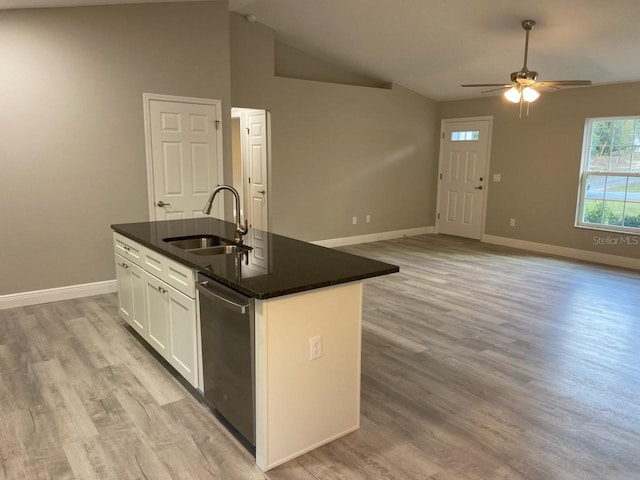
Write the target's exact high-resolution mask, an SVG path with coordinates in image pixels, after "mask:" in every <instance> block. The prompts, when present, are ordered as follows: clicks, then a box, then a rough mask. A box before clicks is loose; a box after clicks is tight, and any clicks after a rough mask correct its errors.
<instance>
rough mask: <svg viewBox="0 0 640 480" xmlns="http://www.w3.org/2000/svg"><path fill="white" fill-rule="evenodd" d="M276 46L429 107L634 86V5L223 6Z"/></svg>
mask: <svg viewBox="0 0 640 480" xmlns="http://www.w3.org/2000/svg"><path fill="white" fill-rule="evenodd" d="M109 3H152V2H144V1H140V0H137V1H136V0H120V1H118V0H0V8H24V7H26V6H33V7H43V6H56V5H66V6H70V5H89V4H109ZM229 9H230V10H231V11H235V12H238V13H240V14H242V15H248V14H252V15H255V16H256V18H257V21H258V22H260V23H263V24H265V25H267V26H269V27H271V28H272V29H274V30H275V31H276V36H277V38H278V39H279V40H280V41H282V42H283V43H287V44H290V45H292V46H295V47H296V48H298V49H299V50H302V51H305V52H307V53H309V54H312V55H314V56H316V57H318V58H320V59H322V60H324V61H328V62H331V63H333V64H335V65H337V66H339V67H342V68H346V69H348V70H351V71H353V72H356V73H360V74H364V75H367V76H369V77H372V78H375V79H379V80H381V81H385V82H393V83H397V84H399V85H402V86H404V87H407V88H410V89H412V90H414V91H416V92H419V93H422V94H424V95H425V96H427V97H430V98H432V99H435V100H451V99H461V98H470V97H476V96H480V95H482V94H481V93H480V92H481V90H483V89H482V88H467V89H464V88H462V87H460V84H461V83H500V82H505V83H506V82H508V81H509V74H510V73H511V72H514V71H517V70H519V69H520V68H521V67H522V63H523V53H524V31H523V30H522V28H521V26H520V23H521V22H522V20H525V19H533V20H536V22H537V24H536V27H535V28H534V30H532V32H531V38H530V45H529V61H528V66H529V68H530V69H531V70H536V71H538V72H539V73H540V78H541V79H543V80H545V79H546V80H565V79H567V80H574V79H578V80H581V79H588V80H592V81H593V83H594V85H598V84H609V83H623V82H633V81H640V62H638V61H637V52H638V51H639V50H640V29H639V28H638V18H640V1H638V0H615V1H612V0H536V1H535V2H513V1H506V0H482V1H473V2H472V1H469V0H230V1H229Z"/></svg>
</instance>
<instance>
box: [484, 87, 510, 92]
mask: <svg viewBox="0 0 640 480" xmlns="http://www.w3.org/2000/svg"><path fill="white" fill-rule="evenodd" d="M510 87H511V85H503V86H502V87H500V88H492V89H491V90H483V91H481V92H480V93H489V92H497V91H498V90H504V89H505V88H510Z"/></svg>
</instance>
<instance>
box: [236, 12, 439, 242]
mask: <svg viewBox="0 0 640 480" xmlns="http://www.w3.org/2000/svg"><path fill="white" fill-rule="evenodd" d="M230 30H231V79H232V82H231V83H232V85H231V98H232V102H233V105H234V106H235V107H248V108H264V109H268V110H270V111H271V119H272V140H273V142H272V154H273V155H272V164H271V165H272V186H271V196H270V202H271V203H270V213H271V229H272V230H273V231H275V232H276V233H281V234H284V235H289V236H292V237H295V238H299V239H303V240H321V239H328V238H340V237H348V236H353V235H363V234H368V233H376V232H385V231H392V230H403V229H410V228H418V227H425V226H430V225H433V224H434V221H435V220H434V218H435V217H434V212H435V198H436V197H435V187H436V172H437V163H438V157H437V146H438V139H437V133H438V131H439V118H438V112H437V103H436V102H434V101H431V100H429V99H427V98H425V97H423V96H421V95H418V94H417V93H414V92H412V91H409V90H407V89H404V88H402V87H398V86H394V87H393V88H391V89H384V88H369V87H360V86H353V85H340V84H334V83H324V82H316V81H308V80H300V79H293V78H282V77H276V76H275V75H274V64H275V52H274V33H273V31H272V30H271V29H269V28H267V27H265V26H263V25H261V24H259V23H249V22H247V21H246V20H245V19H244V18H243V17H241V16H240V15H236V14H231V15H230ZM287 53H290V52H287ZM292 59H293V60H295V61H296V62H297V65H296V66H295V67H294V66H290V67H287V66H286V65H284V64H283V63H282V62H283V61H287V60H289V61H291V60H292ZM279 65H280V72H286V71H295V72H296V75H300V76H302V75H304V74H303V72H302V71H301V70H302V69H306V70H307V72H309V74H310V75H311V74H313V72H317V71H318V70H316V69H314V68H313V59H312V58H306V59H305V61H304V62H302V61H301V60H300V53H299V52H298V53H297V54H296V55H294V56H291V55H288V54H287V56H286V57H283V58H280V59H279ZM321 69H322V72H323V76H324V75H326V74H327V65H326V64H321ZM333 73H335V75H333V77H334V78H335V79H336V81H339V80H340V78H339V75H340V71H339V69H336V71H335V72H333ZM352 79H353V77H349V76H345V80H346V81H349V80H352ZM367 214H369V215H371V223H370V224H366V223H364V217H365V215H367ZM353 216H357V217H358V225H352V221H351V219H352V217H353Z"/></svg>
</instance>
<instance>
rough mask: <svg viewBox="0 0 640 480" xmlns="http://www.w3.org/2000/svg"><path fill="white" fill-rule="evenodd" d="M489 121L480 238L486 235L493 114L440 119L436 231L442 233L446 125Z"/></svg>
mask: <svg viewBox="0 0 640 480" xmlns="http://www.w3.org/2000/svg"><path fill="white" fill-rule="evenodd" d="M480 121H487V122H488V124H489V129H488V132H487V134H488V135H489V141H488V143H487V161H486V162H485V167H484V168H485V170H484V175H483V177H484V178H485V179H486V181H485V183H484V188H485V196H484V205H483V206H482V220H481V222H480V224H481V225H480V240H481V241H482V238H483V237H484V236H485V225H486V220H487V204H488V203H489V202H488V200H489V191H490V188H489V185H490V184H491V181H490V180H491V179H489V178H488V174H489V172H490V171H491V168H490V164H491V144H492V143H493V142H492V140H493V115H484V116H480V117H460V118H444V119H442V120H441V121H440V150H439V154H438V177H437V182H438V188H437V193H436V195H437V197H436V227H435V233H440V219H439V218H438V214H439V212H440V193H441V192H440V190H441V184H442V182H441V180H442V178H441V175H442V163H443V161H444V158H443V153H444V142H443V140H444V131H445V127H446V126H447V125H449V124H452V123H462V122H480Z"/></svg>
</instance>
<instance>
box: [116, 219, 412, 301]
mask: <svg viewBox="0 0 640 480" xmlns="http://www.w3.org/2000/svg"><path fill="white" fill-rule="evenodd" d="M111 228H112V229H113V230H114V231H116V232H118V233H120V234H122V235H124V236H125V237H128V238H130V239H131V240H134V241H136V242H138V243H140V244H142V245H144V246H146V247H149V248H151V249H152V250H155V251H156V252H159V253H162V254H164V255H165V256H167V257H170V258H172V259H174V260H176V261H178V262H181V263H183V264H185V265H188V266H190V267H192V268H195V269H196V270H197V271H199V272H201V273H203V274H204V275H206V276H208V277H210V278H212V279H214V280H216V281H218V282H220V283H222V284H224V285H226V286H228V287H230V288H233V289H234V290H237V291H238V292H241V293H243V294H245V295H248V296H250V297H253V298H258V299H266V298H272V297H278V296H282V295H289V294H291V293H297V292H303V291H306V290H312V289H315V288H321V287H327V286H330V285H338V284H340V283H347V282H353V281H356V280H362V279H365V278H370V277H376V276H379V275H386V274H389V273H395V272H398V271H399V268H398V267H397V266H395V265H391V264H388V263H383V262H379V261H377V260H371V259H368V258H364V257H360V256H357V255H352V254H349V253H345V252H341V251H339V250H333V249H330V248H325V247H320V246H318V245H313V244H311V243H307V242H302V241H299V240H294V239H292V238H288V237H283V236H281V235H276V234H273V233H268V232H261V233H262V235H263V237H264V239H265V243H264V248H262V249H258V248H255V249H253V250H251V251H250V252H249V254H248V255H242V256H241V255H237V254H228V255H207V256H200V255H194V254H193V253H189V252H188V251H185V250H182V249H180V248H178V247H176V246H174V245H171V244H169V243H167V242H165V241H164V240H163V239H165V238H171V237H182V236H191V235H200V234H207V235H216V236H219V237H222V238H225V239H233V237H234V231H235V225H234V224H231V223H229V222H225V221H222V220H217V219H215V218H212V217H205V218H195V219H187V220H168V221H159V222H140V223H124V224H119V225H112V226H111ZM249 233H251V232H249ZM249 238H250V234H249V235H246V236H245V239H246V240H247V241H248V239H249Z"/></svg>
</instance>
